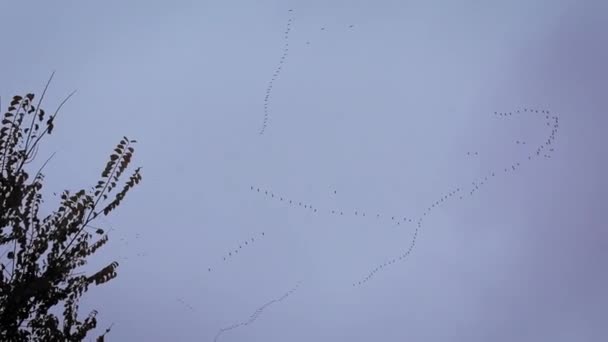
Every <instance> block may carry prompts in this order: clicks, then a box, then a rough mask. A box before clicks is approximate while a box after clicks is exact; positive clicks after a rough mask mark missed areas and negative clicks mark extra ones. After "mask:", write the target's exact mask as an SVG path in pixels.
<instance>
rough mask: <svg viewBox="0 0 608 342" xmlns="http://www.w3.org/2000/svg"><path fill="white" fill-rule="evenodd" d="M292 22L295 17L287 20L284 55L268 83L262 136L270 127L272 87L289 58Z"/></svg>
mask: <svg viewBox="0 0 608 342" xmlns="http://www.w3.org/2000/svg"><path fill="white" fill-rule="evenodd" d="M289 12H290V14H291V13H292V12H293V10H289ZM292 22H293V17H290V18H289V20H287V28H286V29H285V36H284V39H285V45H284V47H283V54H282V55H281V59H280V60H279V65H277V67H276V69H275V70H274V72H273V74H272V78H271V79H270V82H268V87H267V88H266V95H265V96H264V122H263V124H262V129H261V130H260V135H262V134H264V132H265V131H266V127H267V126H268V115H269V114H268V110H269V108H268V107H269V105H270V96H271V95H272V86H273V84H274V81H275V80H276V79H277V78H278V77H279V75H280V74H281V69H282V68H283V65H284V63H285V62H286V61H287V56H288V54H289V32H291V23H292Z"/></svg>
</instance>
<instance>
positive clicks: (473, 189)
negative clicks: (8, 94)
mask: <svg viewBox="0 0 608 342" xmlns="http://www.w3.org/2000/svg"><path fill="white" fill-rule="evenodd" d="M520 112H523V113H526V112H532V113H540V114H546V115H545V119H546V120H547V121H546V123H548V124H549V125H548V126H551V125H550V123H551V121H552V122H553V126H552V129H551V132H550V134H549V136H548V138H547V140H545V141H544V143H543V144H541V145H539V147H537V148H536V151H535V152H536V156H537V157H538V156H540V151H543V150H544V148H545V147H546V146H550V145H551V144H552V143H553V142H554V141H555V138H556V134H557V131H558V129H559V117H558V116H552V117H550V116H549V114H550V112H549V111H548V110H536V109H529V108H524V109H523V110H516V111H515V113H520ZM512 113H513V112H508V114H506V115H509V116H512ZM501 114H504V113H501ZM506 115H499V116H506ZM553 152H554V149H553V148H547V153H546V154H545V155H543V157H544V158H551V155H550V154H551V153H553ZM532 159H534V154H530V155H528V160H532ZM520 166H521V163H520V162H515V163H513V164H511V167H510V168H509V167H506V168H504V173H509V172H513V171H515V170H516V169H517V168H519V167H520ZM496 175H497V172H496V171H490V172H489V173H488V175H485V176H482V178H481V179H480V180H478V181H477V182H476V181H473V182H471V184H472V187H471V190H470V191H469V195H470V196H472V195H474V194H475V192H476V191H478V190H479V189H480V186H483V185H484V184H487V182H488V181H489V180H490V179H491V178H492V177H496ZM459 191H460V188H457V189H456V192H459ZM453 195H454V193H453V192H450V195H449V197H452V196H453ZM453 198H455V197H453ZM458 198H459V199H460V200H462V199H463V196H458ZM447 200H448V197H445V196H444V197H442V198H441V200H440V201H435V202H434V203H432V204H431V205H430V206H428V207H427V208H426V209H425V210H424V212H423V215H422V217H420V218H419V219H418V220H417V222H416V228H415V232H414V236H413V238H412V241H411V243H410V245H409V246H408V248H406V249H405V250H404V252H403V253H401V254H400V255H398V256H397V257H395V258H392V259H390V260H388V261H386V262H384V263H382V264H380V265H378V266H376V267H375V268H374V269H372V270H371V271H370V272H368V273H367V275H366V276H364V277H362V278H361V280H359V281H357V282H354V283H352V286H361V285H363V284H365V283H367V282H368V281H369V280H371V279H372V278H373V277H374V276H375V275H376V274H377V273H378V272H380V271H381V270H384V269H385V268H387V267H388V266H391V265H393V264H395V263H396V262H398V261H402V260H404V259H405V258H406V257H407V256H408V255H410V253H411V251H412V249H413V248H414V246H415V244H416V240H417V237H418V235H419V230H420V229H421V228H422V222H423V219H424V218H425V217H428V216H427V214H429V215H430V213H431V212H432V211H433V210H435V209H436V208H438V207H439V205H440V204H442V203H443V202H445V201H447Z"/></svg>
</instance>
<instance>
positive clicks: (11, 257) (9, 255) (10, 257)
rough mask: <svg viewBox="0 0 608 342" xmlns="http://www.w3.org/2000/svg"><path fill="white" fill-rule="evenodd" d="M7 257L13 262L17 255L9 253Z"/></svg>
mask: <svg viewBox="0 0 608 342" xmlns="http://www.w3.org/2000/svg"><path fill="white" fill-rule="evenodd" d="M6 257H7V258H9V259H11V260H12V259H14V258H15V253H13V252H8V254H7V255H6Z"/></svg>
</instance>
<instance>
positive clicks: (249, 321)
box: [213, 281, 301, 342]
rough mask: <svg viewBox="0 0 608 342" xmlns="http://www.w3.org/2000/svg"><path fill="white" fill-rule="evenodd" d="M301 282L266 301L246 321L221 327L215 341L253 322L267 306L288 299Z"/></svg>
mask: <svg viewBox="0 0 608 342" xmlns="http://www.w3.org/2000/svg"><path fill="white" fill-rule="evenodd" d="M300 284H301V281H299V282H298V283H297V284H296V286H294V287H293V288H291V289H290V290H289V291H287V292H285V293H284V294H283V295H282V296H280V297H278V298H275V299H273V300H271V301H269V302H267V303H265V304H264V305H262V306H260V307H259V308H257V309H256V310H255V311H254V312H253V314H251V316H249V318H248V319H247V320H246V321H242V322H238V323H235V324H232V325H229V326H227V327H224V328H222V329H220V330H219V331H218V333H217V334H216V335H215V338H214V339H213V341H214V342H217V341H218V339H219V338H220V336H221V335H222V334H224V333H225V332H227V331H230V330H233V329H236V328H240V327H244V326H247V325H249V324H252V323H253V322H255V321H256V320H257V319H258V318H259V317H260V315H261V314H262V312H264V310H266V308H268V307H269V306H271V305H273V304H276V303H280V302H282V301H284V300H285V299H287V297H289V296H291V295H292V294H293V293H294V292H295V291H297V290H298V288H299V287H300Z"/></svg>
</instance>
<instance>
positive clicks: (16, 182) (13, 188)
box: [0, 77, 141, 341]
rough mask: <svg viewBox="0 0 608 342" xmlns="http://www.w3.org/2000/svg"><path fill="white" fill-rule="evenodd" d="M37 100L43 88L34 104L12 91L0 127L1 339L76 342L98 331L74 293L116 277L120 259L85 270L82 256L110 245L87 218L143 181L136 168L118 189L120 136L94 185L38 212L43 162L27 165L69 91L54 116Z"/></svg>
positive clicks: (124, 163)
mask: <svg viewBox="0 0 608 342" xmlns="http://www.w3.org/2000/svg"><path fill="white" fill-rule="evenodd" d="M51 78H52V77H51ZM49 82H50V81H49ZM47 87H48V84H47ZM45 92H46V88H45ZM70 96H71V95H70ZM43 98H44V92H43V93H42V96H41V98H40V100H39V101H38V103H37V104H36V105H35V106H34V104H33V101H34V94H26V95H25V96H14V97H13V98H12V100H11V101H10V104H9V106H8V110H7V111H6V113H4V115H3V117H2V122H1V125H0V341H82V340H84V338H85V337H87V334H88V333H89V332H92V330H93V329H95V328H96V325H97V321H96V315H97V311H96V310H93V311H92V312H90V313H89V314H88V315H87V316H85V317H84V318H81V317H78V301H79V298H80V297H81V296H82V295H83V294H84V293H85V292H86V291H88V290H89V288H90V287H91V285H100V284H104V283H106V282H108V281H110V280H112V279H114V278H115V277H116V275H117V273H116V270H117V268H118V263H117V262H115V261H114V262H111V263H110V264H108V265H107V266H106V267H103V268H102V269H100V270H98V271H97V272H93V273H92V274H88V275H86V274H83V273H84V272H82V270H81V269H80V268H81V267H82V266H84V265H86V264H87V259H88V258H89V257H90V256H91V255H93V254H94V253H95V252H96V251H97V250H98V249H99V248H101V247H102V246H103V245H105V244H106V243H107V242H108V234H107V232H105V231H104V230H103V229H102V228H97V227H91V223H92V222H93V220H95V218H96V217H98V215H108V214H110V212H112V211H113V210H114V209H115V208H116V207H118V205H119V204H120V203H121V201H122V200H123V199H124V198H125V195H126V194H127V192H129V190H131V189H132V188H133V187H134V186H135V185H137V184H138V183H139V182H140V180H141V174H140V169H141V168H137V169H135V170H134V172H133V173H132V174H131V176H130V177H129V178H128V179H127V180H126V181H125V182H122V187H119V181H120V180H121V176H123V174H124V172H125V171H126V170H127V168H128V166H129V164H130V162H131V158H132V157H133V154H134V152H135V150H134V148H133V145H134V144H135V143H136V141H135V140H129V139H128V138H127V137H123V139H121V140H120V142H119V143H118V145H116V147H115V148H114V150H113V152H112V153H111V155H110V157H109V160H108V162H107V164H106V165H105V167H104V168H103V170H102V172H101V176H100V179H99V181H98V182H97V184H96V185H95V186H94V187H92V188H90V189H88V190H85V189H82V190H80V191H76V192H70V191H68V190H65V191H64V192H63V193H62V194H61V201H60V204H59V207H58V208H57V209H56V210H55V211H53V212H51V213H50V214H48V215H46V216H44V215H42V214H41V213H40V205H41V203H43V202H44V201H43V198H42V194H41V190H42V187H43V181H44V175H43V174H42V170H43V168H44V166H45V165H46V163H47V162H48V161H49V160H47V161H46V162H45V163H44V165H42V167H41V168H40V169H38V170H37V171H36V173H34V174H33V176H31V174H30V173H29V171H27V170H26V169H27V166H28V164H29V163H30V162H31V161H32V160H33V159H34V158H35V157H36V154H37V151H38V147H39V144H40V143H41V142H42V138H43V137H44V136H45V135H47V134H51V133H52V131H53V127H54V124H55V118H56V116H57V114H58V112H59V109H60V108H61V105H63V104H64V103H65V101H67V99H68V98H69V96H68V98H66V100H64V101H63V103H61V105H60V106H59V108H58V109H57V111H55V112H54V113H53V114H52V115H47V113H46V112H45V111H44V110H43V109H41V108H40V104H41V101H42V99H43ZM49 159H50V158H49ZM58 316H59V317H58ZM109 330H110V329H109V328H107V329H106V330H105V332H104V333H103V334H102V335H100V336H99V337H97V341H103V339H104V336H105V334H106V333H107V332H109Z"/></svg>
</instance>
